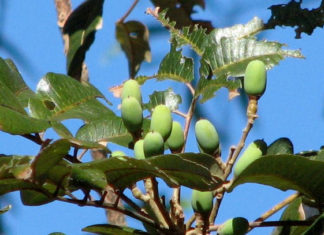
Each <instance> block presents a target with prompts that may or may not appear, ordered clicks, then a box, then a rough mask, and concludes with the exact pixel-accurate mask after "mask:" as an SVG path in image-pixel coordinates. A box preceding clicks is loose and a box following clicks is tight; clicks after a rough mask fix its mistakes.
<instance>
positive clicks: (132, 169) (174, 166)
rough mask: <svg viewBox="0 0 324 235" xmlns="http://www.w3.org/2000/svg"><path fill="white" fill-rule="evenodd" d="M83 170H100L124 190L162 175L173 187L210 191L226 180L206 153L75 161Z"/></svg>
mask: <svg viewBox="0 0 324 235" xmlns="http://www.w3.org/2000/svg"><path fill="white" fill-rule="evenodd" d="M74 167H80V168H81V169H82V168H84V169H89V168H92V169H99V170H101V171H103V172H105V173H106V176H107V181H108V183H109V184H111V185H114V187H116V188H119V189H123V188H126V187H129V186H131V185H132V184H134V183H136V182H137V181H139V180H142V179H145V178H147V177H154V176H155V177H160V178H162V179H163V180H164V181H165V182H166V183H167V184H168V185H169V186H170V187H176V186H179V185H184V186H187V187H190V188H195V189H198V190H202V191H204V190H205V191H206V190H212V189H214V188H215V187H216V186H219V185H220V184H221V182H222V180H223V179H222V177H223V174H222V170H221V169H220V167H219V166H218V164H217V162H216V161H215V159H214V158H212V157H210V156H208V155H206V154H195V153H183V154H167V155H161V156H156V157H151V158H149V159H146V160H137V159H134V158H129V157H120V158H110V159H103V160H97V161H94V162H91V163H81V164H74Z"/></svg>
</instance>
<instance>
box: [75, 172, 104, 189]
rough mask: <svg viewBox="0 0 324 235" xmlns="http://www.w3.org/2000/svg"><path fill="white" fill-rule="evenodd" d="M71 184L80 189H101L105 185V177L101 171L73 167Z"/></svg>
mask: <svg viewBox="0 0 324 235" xmlns="http://www.w3.org/2000/svg"><path fill="white" fill-rule="evenodd" d="M71 185H72V186H75V187H78V188H82V189H95V190H103V189H104V188H105V187H106V186H107V178H106V175H105V173H104V172H103V171H101V170H98V169H90V168H89V169H86V168H80V167H73V168H72V174H71Z"/></svg>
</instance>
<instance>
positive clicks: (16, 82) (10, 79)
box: [0, 58, 35, 107]
mask: <svg viewBox="0 0 324 235" xmlns="http://www.w3.org/2000/svg"><path fill="white" fill-rule="evenodd" d="M0 81H1V82H3V83H4V84H5V85H6V86H7V87H8V88H9V89H10V91H11V92H12V93H13V94H14V95H15V96H16V98H17V99H18V100H19V102H20V104H21V106H23V107H26V106H27V102H28V99H29V98H31V97H33V96H34V95H35V94H34V92H33V91H32V90H31V89H30V88H29V87H28V86H27V85H26V83H25V82H24V80H23V78H22V77H21V75H20V73H19V72H18V69H17V68H16V66H15V64H14V63H13V62H12V60H10V59H6V60H4V59H2V58H0Z"/></svg>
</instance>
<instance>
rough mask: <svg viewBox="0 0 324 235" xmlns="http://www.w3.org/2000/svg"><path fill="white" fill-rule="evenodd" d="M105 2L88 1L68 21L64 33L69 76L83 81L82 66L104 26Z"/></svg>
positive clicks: (98, 0) (97, 0) (100, 0)
mask: <svg viewBox="0 0 324 235" xmlns="http://www.w3.org/2000/svg"><path fill="white" fill-rule="evenodd" d="M103 3H104V0H87V1H85V2H84V3H82V4H81V5H80V6H79V7H78V8H76V9H75V10H74V11H73V12H72V13H71V15H70V16H69V17H68V19H67V20H66V23H65V25H64V28H63V33H64V35H65V37H67V40H66V41H67V43H68V45H66V53H67V71H68V75H70V76H71V77H74V78H75V79H77V80H79V81H80V80H81V71H82V64H83V61H84V58H85V54H86V52H87V50H88V49H89V48H90V46H91V44H92V43H93V41H94V39H95V33H96V31H97V30H98V29H100V28H101V25H102V9H103Z"/></svg>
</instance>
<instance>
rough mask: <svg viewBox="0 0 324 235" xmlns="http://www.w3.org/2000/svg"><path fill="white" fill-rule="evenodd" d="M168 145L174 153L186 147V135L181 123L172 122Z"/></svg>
mask: <svg viewBox="0 0 324 235" xmlns="http://www.w3.org/2000/svg"><path fill="white" fill-rule="evenodd" d="M166 144H167V146H168V147H169V148H170V150H171V151H173V152H177V151H179V150H181V149H182V147H183V145H184V133H183V130H182V127H181V124H180V123H179V122H177V121H173V122H172V129H171V134H170V136H169V138H168V139H167V141H166Z"/></svg>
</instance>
